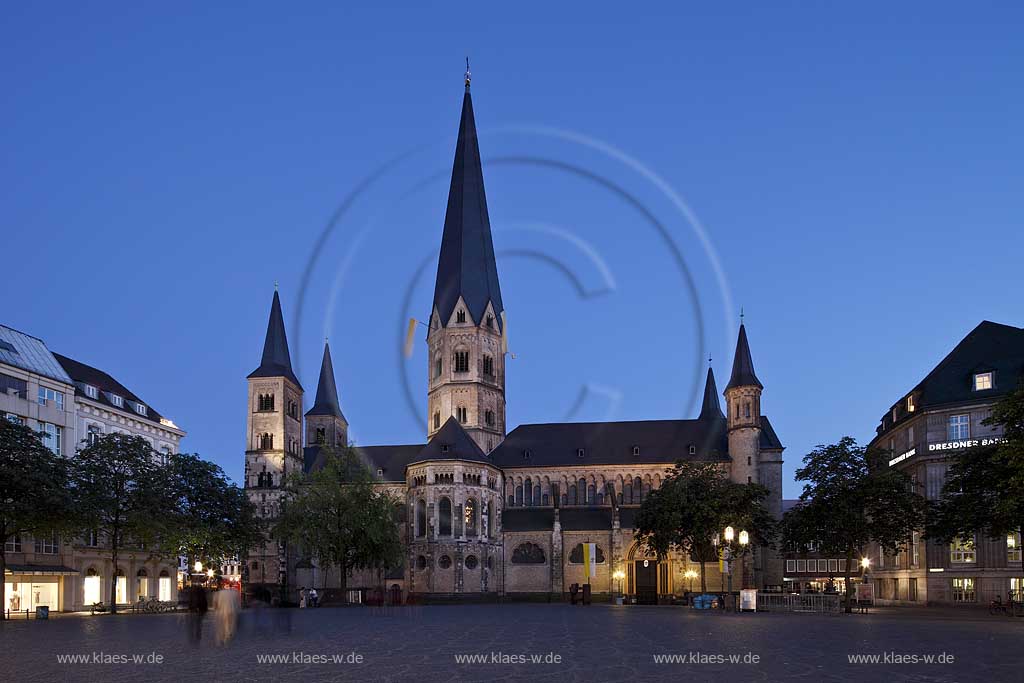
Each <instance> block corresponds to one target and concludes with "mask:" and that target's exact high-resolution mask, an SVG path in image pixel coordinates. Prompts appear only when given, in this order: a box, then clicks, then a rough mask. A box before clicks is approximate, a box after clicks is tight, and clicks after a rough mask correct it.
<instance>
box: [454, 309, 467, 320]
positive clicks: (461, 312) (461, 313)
mask: <svg viewBox="0 0 1024 683" xmlns="http://www.w3.org/2000/svg"><path fill="white" fill-rule="evenodd" d="M455 322H457V323H464V322H466V312H465V311H464V310H462V309H461V308H460V309H459V310H458V311H457V312H456V313H455Z"/></svg>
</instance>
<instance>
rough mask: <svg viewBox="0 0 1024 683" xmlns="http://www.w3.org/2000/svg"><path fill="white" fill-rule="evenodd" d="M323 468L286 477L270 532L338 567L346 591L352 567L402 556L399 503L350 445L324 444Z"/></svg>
mask: <svg viewBox="0 0 1024 683" xmlns="http://www.w3.org/2000/svg"><path fill="white" fill-rule="evenodd" d="M324 451H325V455H326V457H325V459H324V466H323V468H322V469H320V470H318V471H316V472H312V473H310V474H308V475H305V476H302V475H299V474H298V473H296V474H293V475H292V476H291V477H290V478H289V479H288V481H287V483H286V487H287V489H288V494H289V497H288V499H287V502H286V503H285V504H283V505H282V509H281V512H280V515H279V516H278V519H277V523H276V524H275V525H274V527H273V529H272V530H271V535H272V536H273V537H274V538H276V539H278V540H281V541H285V542H288V543H292V544H295V545H296V546H298V547H299V548H302V549H303V551H304V552H305V553H306V554H307V555H308V556H309V557H312V558H315V559H316V560H317V562H318V563H319V565H320V566H321V567H323V568H328V567H337V568H338V569H339V570H340V574H341V592H342V595H344V594H345V592H346V588H347V581H348V574H349V572H351V571H352V570H353V569H383V568H387V567H393V566H395V565H397V564H398V563H399V562H400V561H401V558H402V543H401V540H400V537H399V534H398V524H397V520H396V503H395V501H394V499H392V498H391V497H390V496H389V495H388V494H387V493H386V492H385V491H382V490H378V489H377V488H376V487H374V485H373V478H372V476H371V474H370V470H369V469H368V468H367V467H366V466H365V464H364V463H363V462H362V461H361V460H360V459H359V457H358V455H357V454H356V452H355V450H354V449H353V448H351V447H346V448H340V449H333V448H327V447H325V448H324Z"/></svg>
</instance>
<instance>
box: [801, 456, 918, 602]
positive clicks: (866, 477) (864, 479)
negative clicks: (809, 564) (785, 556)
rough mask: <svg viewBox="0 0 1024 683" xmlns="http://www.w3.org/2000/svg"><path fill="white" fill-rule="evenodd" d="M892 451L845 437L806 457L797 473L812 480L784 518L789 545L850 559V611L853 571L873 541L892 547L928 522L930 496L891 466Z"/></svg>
mask: <svg viewBox="0 0 1024 683" xmlns="http://www.w3.org/2000/svg"><path fill="white" fill-rule="evenodd" d="M889 457H891V456H890V455H889V454H888V452H886V451H881V450H877V449H867V448H864V447H862V446H858V445H857V442H856V441H855V440H854V439H853V438H851V437H849V436H845V437H843V438H842V439H840V440H839V443H836V444H831V445H827V446H826V445H819V446H818V447H817V448H815V449H814V450H813V451H811V452H810V453H808V454H807V455H806V456H804V460H803V462H804V465H803V467H801V468H800V469H799V470H797V472H796V478H797V480H798V481H804V482H806V483H805V484H804V490H803V493H802V494H801V495H800V503H799V504H798V505H797V506H796V507H795V508H793V509H792V510H790V511H789V512H787V513H786V514H785V515H784V516H783V519H782V538H783V547H784V548H785V549H786V550H789V551H791V552H807V551H808V550H809V549H811V548H814V549H816V550H817V551H818V552H822V553H828V554H834V555H841V556H843V557H845V558H846V573H845V575H844V578H845V579H846V594H845V603H846V611H847V612H850V611H852V609H853V603H852V596H853V583H852V574H853V568H854V566H855V562H856V561H857V558H858V557H859V556H860V555H861V554H862V553H863V551H864V548H865V546H867V545H868V543H872V542H874V543H877V544H878V545H879V546H881V547H882V548H883V549H885V550H888V551H889V552H897V551H898V550H900V549H901V548H903V547H905V546H906V544H907V542H908V541H909V539H910V537H911V534H913V532H914V531H915V530H917V529H920V528H921V527H922V525H923V523H924V509H925V503H924V499H923V498H922V497H921V496H920V495H919V494H918V493H917V492H916V491H914V490H913V488H912V484H911V480H910V477H909V476H907V474H906V473H905V472H902V471H900V470H898V469H896V468H894V467H890V466H889V463H888V459H889Z"/></svg>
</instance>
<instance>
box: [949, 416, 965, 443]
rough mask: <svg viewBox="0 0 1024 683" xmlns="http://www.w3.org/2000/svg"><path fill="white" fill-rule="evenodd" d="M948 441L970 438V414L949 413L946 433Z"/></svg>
mask: <svg viewBox="0 0 1024 683" xmlns="http://www.w3.org/2000/svg"><path fill="white" fill-rule="evenodd" d="M946 435H947V436H948V437H949V441H959V440H961V439H969V438H971V416H970V415H950V416H949V426H948V430H947V434H946Z"/></svg>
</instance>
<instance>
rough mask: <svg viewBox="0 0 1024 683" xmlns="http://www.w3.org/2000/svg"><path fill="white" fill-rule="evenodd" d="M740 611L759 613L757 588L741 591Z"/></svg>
mask: <svg viewBox="0 0 1024 683" xmlns="http://www.w3.org/2000/svg"><path fill="white" fill-rule="evenodd" d="M740 611H741V612H756V611H757V589H756V588H743V589H741V590H740Z"/></svg>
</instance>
